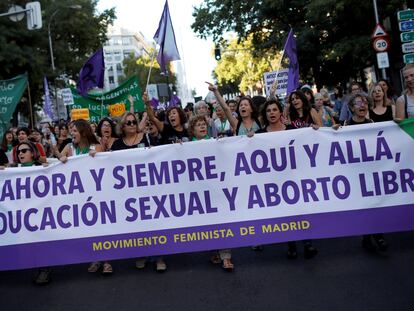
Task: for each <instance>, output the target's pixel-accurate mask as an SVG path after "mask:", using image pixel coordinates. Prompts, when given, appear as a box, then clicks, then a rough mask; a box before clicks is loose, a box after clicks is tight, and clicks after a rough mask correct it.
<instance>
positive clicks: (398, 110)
mask: <svg viewBox="0 0 414 311" xmlns="http://www.w3.org/2000/svg"><path fill="white" fill-rule="evenodd" d="M395 119H396V120H404V119H405V100H404V95H403V96H400V97H398V99H397V101H396V103H395Z"/></svg>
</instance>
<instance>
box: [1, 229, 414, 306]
mask: <svg viewBox="0 0 414 311" xmlns="http://www.w3.org/2000/svg"><path fill="white" fill-rule="evenodd" d="M386 237H387V240H388V242H389V243H390V249H389V250H388V252H387V253H385V254H382V253H373V254H372V253H367V252H365V251H364V250H363V249H362V248H361V246H360V238H359V237H350V238H340V239H326V240H318V241H314V244H315V246H317V248H318V249H319V254H318V256H317V257H316V258H314V259H311V260H305V259H303V255H302V247H300V248H299V250H300V253H299V258H298V259H296V260H288V259H287V258H286V245H285V244H279V245H267V246H265V247H264V250H263V251H260V252H257V251H252V250H251V249H250V248H242V249H236V250H234V251H233V258H234V260H233V261H234V264H235V270H234V271H233V272H232V273H229V272H225V271H223V270H222V269H221V268H220V267H219V266H214V265H212V264H210V263H209V258H210V254H211V253H209V252H202V253H191V254H179V255H171V256H168V257H167V258H166V260H167V263H168V271H167V272H165V273H162V274H160V273H156V272H155V271H154V264H149V265H148V266H147V267H146V268H145V269H143V270H137V269H136V268H135V266H134V261H133V260H122V261H116V262H113V266H114V270H115V272H114V274H113V275H111V276H109V277H107V276H102V275H101V274H88V273H87V272H86V269H87V264H80V265H71V266H62V267H56V268H54V270H53V275H52V278H53V280H52V282H51V283H50V284H49V285H47V286H42V287H39V286H35V285H34V284H33V283H32V278H33V276H34V274H35V271H34V270H21V271H7V272H0V306H1V307H0V310H1V311H8V310H19V311H20V310H22V311H23V310H116V311H121V310H151V311H153V310H154V311H156V310H163V311H165V310H197V311H198V310H209V311H210V310H281V311H285V310H334V311H340V310H347V311H349V310H364V311H365V310H375V311H378V310H387V311H390V310H398V311H403V310H409V311H412V310H414V278H413V277H414V232H405V233H394V234H388V235H386Z"/></svg>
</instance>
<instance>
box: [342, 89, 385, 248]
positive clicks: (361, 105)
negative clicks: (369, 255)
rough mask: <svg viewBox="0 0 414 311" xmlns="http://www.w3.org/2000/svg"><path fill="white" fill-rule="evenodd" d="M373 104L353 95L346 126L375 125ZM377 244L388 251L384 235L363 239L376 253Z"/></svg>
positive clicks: (363, 243) (379, 234) (359, 95)
mask: <svg viewBox="0 0 414 311" xmlns="http://www.w3.org/2000/svg"><path fill="white" fill-rule="evenodd" d="M370 106H373V104H372V98H370V97H369V96H367V95H365V94H364V93H356V94H354V95H352V96H351V97H350V99H349V101H348V108H349V110H350V111H351V113H352V118H351V120H349V121H345V123H344V126H346V125H359V124H370V123H374V121H373V120H371V119H369V118H367V114H368V109H369V107H370ZM373 240H374V242H375V243H376V244H377V247H378V250H380V251H381V252H385V251H386V250H387V249H388V243H387V242H386V241H385V238H384V234H383V233H377V234H366V235H364V236H363V237H362V247H363V248H364V249H365V250H367V251H369V252H372V251H375V250H376V247H375V245H374V244H373Z"/></svg>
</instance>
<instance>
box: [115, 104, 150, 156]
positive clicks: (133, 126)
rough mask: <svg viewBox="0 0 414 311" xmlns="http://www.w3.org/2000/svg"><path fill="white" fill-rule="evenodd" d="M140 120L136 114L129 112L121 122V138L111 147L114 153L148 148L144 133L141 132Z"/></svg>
mask: <svg viewBox="0 0 414 311" xmlns="http://www.w3.org/2000/svg"><path fill="white" fill-rule="evenodd" d="M138 123H139V122H138V120H137V117H136V116H135V114H134V113H132V112H127V113H125V114H124V115H123V117H122V119H121V121H120V122H119V128H120V132H121V135H120V138H118V139H117V140H115V141H114V142H113V144H112V146H111V150H112V151H116V150H125V149H133V148H141V147H148V146H149V144H148V140H147V139H146V137H145V135H144V132H142V131H140V130H139V126H138Z"/></svg>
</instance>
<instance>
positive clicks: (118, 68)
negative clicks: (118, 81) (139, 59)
mask: <svg viewBox="0 0 414 311" xmlns="http://www.w3.org/2000/svg"><path fill="white" fill-rule="evenodd" d="M116 71H117V73H118V74H122V73H123V69H122V65H121V64H116Z"/></svg>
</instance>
